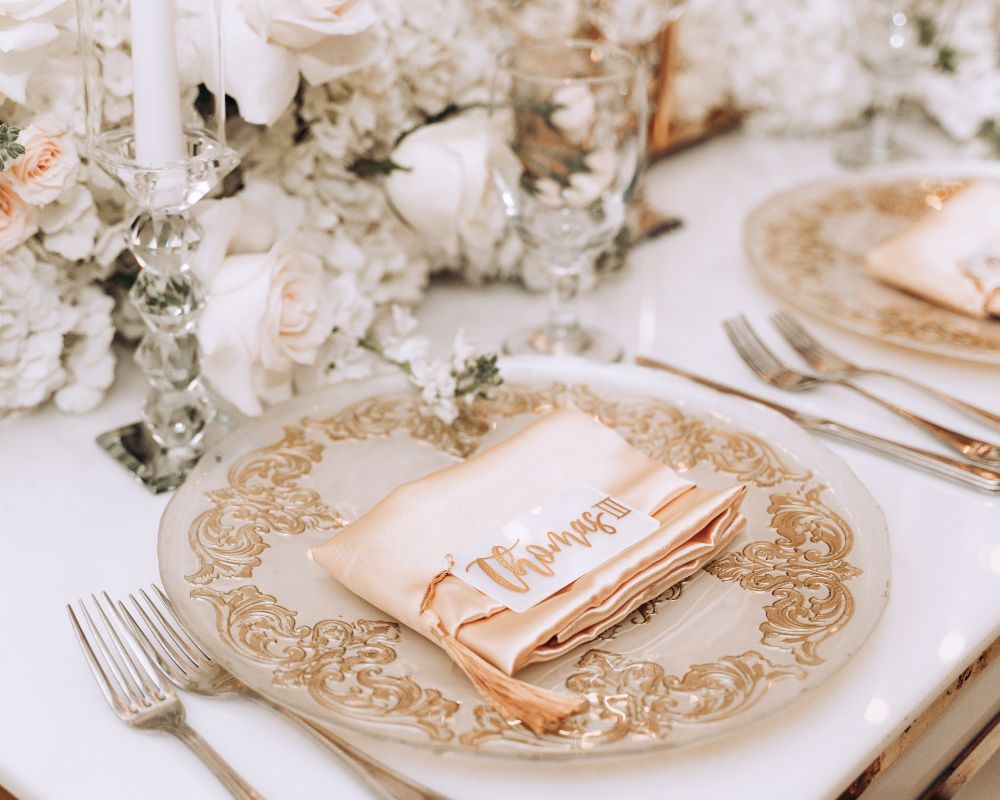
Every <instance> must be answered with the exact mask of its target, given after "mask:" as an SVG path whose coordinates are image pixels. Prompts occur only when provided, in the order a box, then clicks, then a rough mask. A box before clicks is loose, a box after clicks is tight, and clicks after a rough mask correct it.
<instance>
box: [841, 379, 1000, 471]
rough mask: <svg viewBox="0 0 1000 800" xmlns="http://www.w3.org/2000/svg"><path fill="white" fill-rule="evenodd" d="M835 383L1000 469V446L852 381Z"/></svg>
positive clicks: (950, 445) (951, 445) (966, 454)
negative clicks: (928, 417) (921, 413)
mask: <svg viewBox="0 0 1000 800" xmlns="http://www.w3.org/2000/svg"><path fill="white" fill-rule="evenodd" d="M834 383H837V384H839V385H840V386H845V387H847V388H848V389H852V390H853V391H855V392H857V393H858V394H860V395H862V396H863V397H867V398H868V399H869V400H871V401H873V402H875V403H878V404H879V405H880V406H882V407H883V408H887V409H889V410H890V411H892V412H894V413H896V414H898V415H899V416H901V417H903V418H904V419H907V420H909V421H910V422H912V423H913V424H914V425H917V426H918V427H920V428H923V429H924V430H925V431H927V432H928V433H929V434H930V435H931V436H933V437H934V438H935V439H937V440H938V441H939V442H941V443H942V444H944V445H945V446H946V447H950V448H951V449H952V450H954V451H955V452H957V453H961V454H962V455H963V456H965V457H966V458H969V459H972V460H973V461H978V462H979V463H980V464H987V465H989V466H991V467H1000V445H995V444H991V443H989V442H984V441H982V440H980V439H974V438H973V437H971V436H966V435H965V434H964V433H959V432H958V431H953V430H952V429H951V428H946V427H944V426H943V425H938V424H937V423H936V422H931V420H929V419H927V418H926V417H922V416H920V415H919V414H915V413H914V412H912V411H910V410H908V409H905V408H903V407H902V406H898V405H896V404H895V403H893V402H892V401H890V400H886V399H885V398H884V397H881V396H879V395H877V394H874V393H872V392H869V391H868V390H867V389H865V388H864V387H862V386H858V384H856V383H852V382H851V381H848V380H843V379H840V380H836V381H834Z"/></svg>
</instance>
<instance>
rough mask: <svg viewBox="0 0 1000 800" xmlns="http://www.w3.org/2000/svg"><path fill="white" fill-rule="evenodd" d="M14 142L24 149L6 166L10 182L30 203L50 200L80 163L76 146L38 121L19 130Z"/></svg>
mask: <svg viewBox="0 0 1000 800" xmlns="http://www.w3.org/2000/svg"><path fill="white" fill-rule="evenodd" d="M17 143H18V144H20V145H22V146H23V147H24V153H22V154H21V155H20V156H18V157H17V158H16V159H15V160H14V161H13V162H12V163H11V165H10V167H9V168H8V173H9V175H10V181H11V183H12V184H13V185H14V187H15V188H16V189H17V193H18V194H19V195H21V197H22V198H24V199H25V200H27V201H28V202H29V203H32V204H33V205H36V206H42V205H45V204H46V203H51V202H52V201H53V200H55V199H56V198H57V197H58V196H59V195H60V194H62V192H63V190H64V189H65V188H66V187H67V186H68V185H69V184H70V181H72V180H73V178H74V177H75V175H76V170H77V168H78V167H79V166H80V159H79V157H78V156H77V154H76V148H75V147H73V145H72V144H71V143H70V142H69V140H68V137H66V136H64V135H61V134H59V133H57V132H55V131H51V130H49V129H47V128H44V127H42V126H39V125H30V126H28V127H27V128H25V129H24V130H22V131H21V135H20V136H18V137H17Z"/></svg>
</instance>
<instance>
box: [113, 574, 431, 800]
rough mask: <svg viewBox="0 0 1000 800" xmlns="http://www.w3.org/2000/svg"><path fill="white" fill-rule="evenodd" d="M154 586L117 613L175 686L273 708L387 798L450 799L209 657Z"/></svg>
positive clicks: (120, 605)
mask: <svg viewBox="0 0 1000 800" xmlns="http://www.w3.org/2000/svg"><path fill="white" fill-rule="evenodd" d="M150 588H151V589H152V592H153V597H150V595H149V594H148V593H147V592H146V590H145V589H140V590H139V592H138V596H136V595H135V594H130V595H129V601H130V603H131V607H132V608H131V610H130V609H129V607H128V606H126V605H125V603H122V602H121V601H119V602H118V603H117V605H113V610H114V612H115V614H116V615H117V616H118V619H119V620H120V621H121V623H122V624H123V625H125V626H126V627H127V628H128V630H129V631H130V632H131V633H132V636H133V638H134V639H135V640H136V642H138V644H139V646H140V647H141V648H142V650H143V652H144V653H145V654H146V655H147V657H148V658H150V659H152V660H153V661H155V662H156V663H157V664H158V665H159V667H160V669H162V670H163V672H164V673H165V674H166V676H167V677H168V678H169V679H170V680H171V681H173V682H174V684H175V685H177V686H178V687H180V688H181V689H184V690H186V691H190V692H195V693H196V694H205V695H219V694H238V695H241V696H243V697H246V698H247V699H250V700H255V701H257V702H258V703H263V704H264V705H267V706H270V707H271V708H273V709H275V710H276V711H278V712H279V713H281V714H282V715H283V716H285V717H286V718H287V719H289V720H291V721H292V722H294V723H295V724H296V725H299V726H300V727H302V728H304V729H305V730H306V731H307V732H308V733H310V734H311V735H312V736H314V737H315V738H316V739H317V740H318V741H319V742H320V743H321V744H323V745H325V746H326V747H327V748H329V749H330V750H332V751H333V752H334V753H335V754H336V755H337V756H338V757H340V758H341V759H342V760H343V761H344V763H345V764H347V766H349V767H351V769H353V770H354V772H356V773H357V774H358V775H359V776H360V777H361V778H362V779H363V780H364V781H365V782H366V783H367V784H368V786H369V787H370V788H371V789H372V790H373V791H374V792H375V793H376V795H377V796H378V797H381V798H385V800H446V798H445V797H444V796H443V795H440V794H438V793H437V792H434V791H432V790H431V789H428V788H427V787H426V786H421V785H420V784H419V783H417V782H415V781H412V780H410V779H409V778H406V777H404V776H403V775H401V774H400V773H398V772H396V771H395V770H393V769H391V768H390V767H387V766H386V765H385V764H382V763H380V762H379V761H377V760H375V759H374V758H372V757H371V756H369V755H367V754H366V753H364V752H363V751H361V750H359V749H358V748H356V747H354V745H352V744H350V743H349V742H347V741H345V740H344V739H341V738H340V737H339V736H337V735H336V734H334V733H332V732H330V731H329V730H327V729H326V728H324V727H321V726H320V725H317V724H314V723H312V722H310V721H309V720H308V719H306V718H305V717H302V716H300V715H299V714H297V713H295V712H294V711H292V710H291V709H290V708H287V707H286V706H283V705H281V704H280V703H275V702H274V701H272V700H270V699H269V698H267V697H265V696H264V695H262V694H260V693H259V692H257V691H255V690H254V689H252V688H250V687H249V686H247V685H246V684H245V683H243V682H242V681H241V680H240V679H239V678H237V677H236V676H235V675H233V674H232V673H231V672H229V671H228V670H227V669H226V668H225V667H223V666H222V665H221V664H219V663H218V662H217V661H215V660H214V659H213V658H212V657H211V656H210V655H209V654H208V653H206V652H205V650H204V649H203V648H202V647H201V646H200V645H199V644H198V642H197V641H196V640H195V639H194V637H193V636H191V634H189V633H188V632H187V630H186V629H185V628H184V625H183V624H182V623H181V621H180V619H179V618H178V617H177V615H176V613H175V612H174V609H173V607H172V606H171V604H170V600H169V598H168V597H167V596H166V594H164V593H163V590H161V589H160V587H159V586H157V585H156V584H151V586H150ZM154 597H155V599H154Z"/></svg>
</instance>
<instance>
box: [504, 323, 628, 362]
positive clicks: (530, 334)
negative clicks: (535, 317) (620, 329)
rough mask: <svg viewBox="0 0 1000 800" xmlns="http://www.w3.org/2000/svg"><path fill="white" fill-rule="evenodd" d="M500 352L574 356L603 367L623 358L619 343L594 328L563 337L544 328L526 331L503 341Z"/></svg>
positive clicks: (580, 329)
mask: <svg viewBox="0 0 1000 800" xmlns="http://www.w3.org/2000/svg"><path fill="white" fill-rule="evenodd" d="M503 351H504V353H506V354H507V355H509V356H525V355H546V356H577V357H578V358H585V359H587V360H588V361H596V362H600V363H605V364H607V363H611V362H614V361H621V359H622V346H621V345H620V344H619V343H618V341H617V340H616V339H615V338H614V337H612V336H610V335H608V334H606V333H604V331H599V330H595V329H594V328H579V329H577V331H576V333H575V334H574V335H571V336H566V337H555V336H552V335H551V334H550V332H549V329H548V328H545V327H542V328H525V329H523V330H519V331H517V332H515V333H513V334H511V335H510V336H509V337H508V338H507V339H506V340H504V343H503Z"/></svg>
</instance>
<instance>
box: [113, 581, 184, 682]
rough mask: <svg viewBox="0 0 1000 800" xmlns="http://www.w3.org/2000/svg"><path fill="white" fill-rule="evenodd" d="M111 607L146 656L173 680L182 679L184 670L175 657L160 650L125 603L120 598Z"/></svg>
mask: <svg viewBox="0 0 1000 800" xmlns="http://www.w3.org/2000/svg"><path fill="white" fill-rule="evenodd" d="M111 608H112V609H113V610H114V612H115V615H116V616H117V617H118V619H119V621H120V622H121V623H122V626H123V627H124V628H125V629H126V630H127V631H128V632H129V633H131V634H132V640H133V641H134V642H135V643H136V644H137V645H138V646H139V649H140V650H142V652H143V654H144V655H145V656H146V658H147V659H148V660H149V661H150V662H152V663H154V664H156V666H157V667H159V669H160V671H161V672H163V673H164V674H165V675H167V676H168V677H169V678H170V679H171V680H174V681H178V680H180V677H181V676H182V675H183V670H181V669H179V668H178V667H177V666H176V665H175V664H174V662H173V659H171V658H170V656H169V655H168V654H166V653H164V652H161V651H160V649H159V648H158V647H157V645H156V643H155V642H154V641H153V639H152V638H151V637H150V636H149V635H148V634H147V633H146V632H145V631H144V630H143V629H142V626H141V625H139V623H138V622H137V621H136V619H135V617H133V616H132V613H131V612H130V611H129V610H128V608H126V607H125V604H124V603H123V602H121V601H120V600H119V601H118V602H117V603H116V604H112V606H111Z"/></svg>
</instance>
